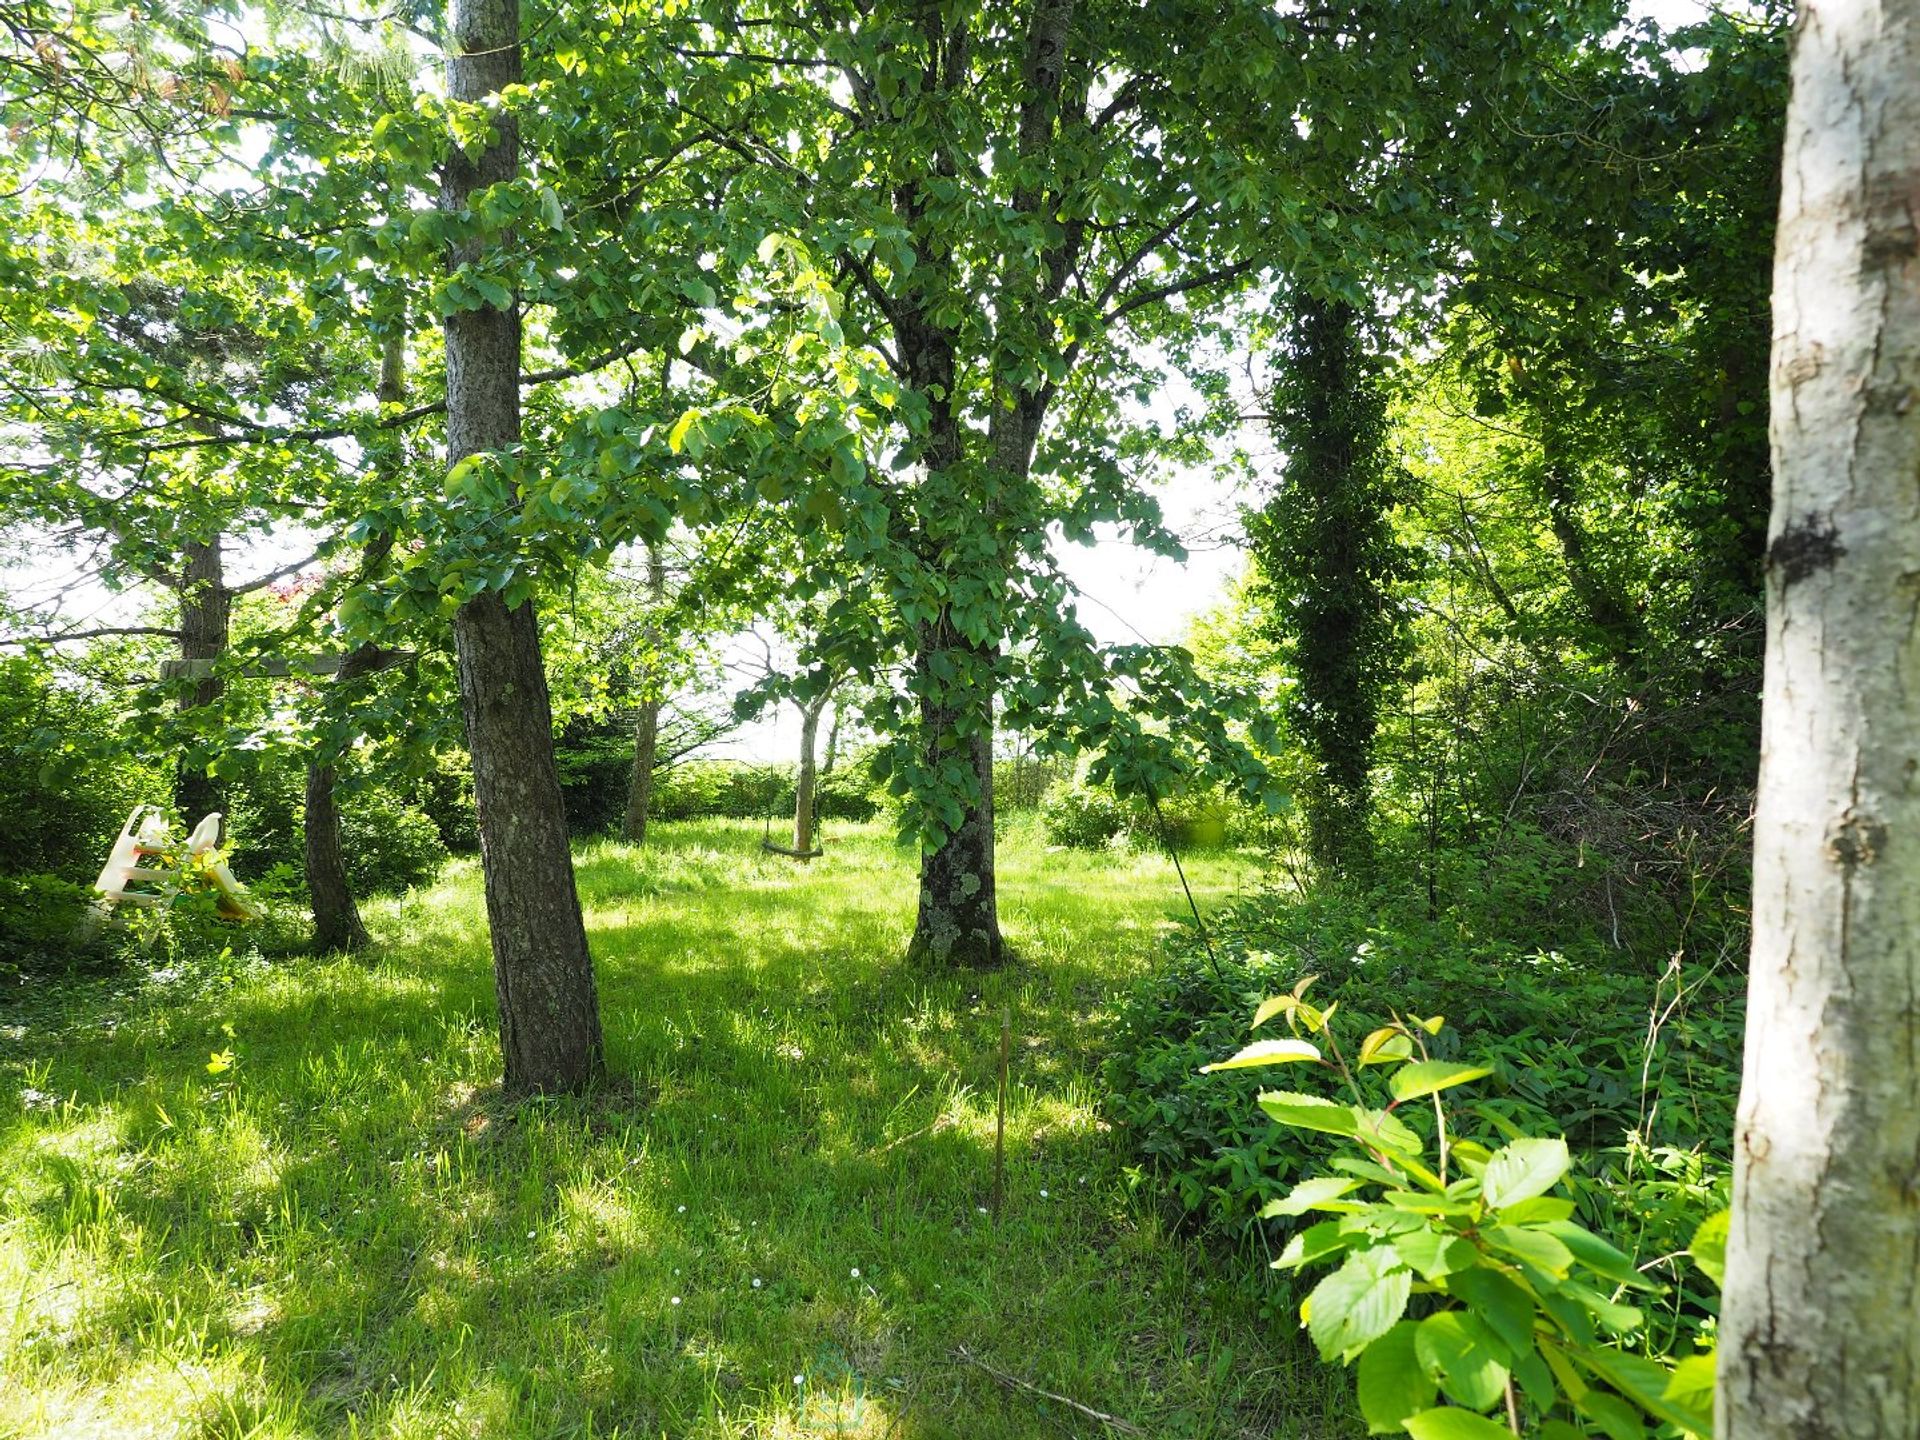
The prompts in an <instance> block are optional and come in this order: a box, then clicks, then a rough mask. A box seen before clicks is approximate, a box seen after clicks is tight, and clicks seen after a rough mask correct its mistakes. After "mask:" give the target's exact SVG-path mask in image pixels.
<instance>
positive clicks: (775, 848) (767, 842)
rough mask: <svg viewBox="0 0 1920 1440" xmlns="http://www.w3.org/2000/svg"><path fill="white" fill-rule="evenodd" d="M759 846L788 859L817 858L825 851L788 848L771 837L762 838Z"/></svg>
mask: <svg viewBox="0 0 1920 1440" xmlns="http://www.w3.org/2000/svg"><path fill="white" fill-rule="evenodd" d="M760 848H761V849H762V850H765V851H768V852H770V853H772V854H774V855H785V856H786V857H787V858H788V859H789V860H818V859H819V858H820V857H821V856H822V855H824V854H826V853H827V852H826V851H824V850H790V849H788V848H787V847H786V846H785V845H781V844H779V843H777V842H776V841H774V840H772V839H771V838H763V839H762V840H761V841H760Z"/></svg>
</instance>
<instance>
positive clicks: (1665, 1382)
mask: <svg viewBox="0 0 1920 1440" xmlns="http://www.w3.org/2000/svg"><path fill="white" fill-rule="evenodd" d="M1313 986H1314V977H1311V976H1308V977H1304V978H1302V979H1301V980H1299V981H1297V982H1296V983H1295V984H1294V986H1293V989H1292V990H1291V992H1289V993H1284V994H1280V995H1277V996H1273V997H1270V998H1268V999H1266V1000H1264V1001H1262V1002H1261V1004H1260V1005H1259V1006H1258V1008H1257V1009H1256V1010H1255V1011H1254V1015H1253V1027H1252V1028H1253V1029H1255V1030H1259V1029H1260V1027H1261V1026H1262V1025H1263V1024H1264V1023H1265V1022H1267V1021H1269V1020H1271V1019H1273V1018H1275V1017H1276V1016H1283V1015H1284V1016H1285V1018H1286V1020H1287V1023H1288V1027H1289V1029H1290V1030H1291V1032H1292V1033H1291V1035H1289V1036H1287V1037H1284V1038H1277V1037H1273V1036H1270V1037H1269V1038H1265V1039H1260V1040H1256V1041H1254V1042H1252V1043H1251V1044H1248V1045H1245V1046H1243V1047H1241V1048H1240V1050H1239V1051H1238V1052H1237V1053H1235V1054H1234V1055H1232V1056H1231V1057H1230V1058H1226V1059H1223V1060H1221V1061H1218V1062H1216V1063H1214V1064H1213V1065H1210V1066H1208V1067H1206V1068H1207V1069H1208V1070H1210V1071H1232V1072H1246V1071H1253V1070H1259V1071H1262V1072H1264V1073H1268V1074H1271V1073H1272V1072H1273V1070H1274V1069H1275V1068H1276V1067H1285V1073H1288V1074H1301V1073H1305V1074H1314V1073H1315V1072H1318V1074H1319V1077H1320V1078H1321V1080H1322V1081H1323V1082H1324V1084H1323V1088H1329V1089H1334V1090H1337V1091H1339V1092H1343V1093H1340V1094H1339V1095H1338V1098H1328V1097H1327V1096H1325V1095H1323V1094H1319V1093H1302V1092H1299V1091H1291V1090H1268V1091H1265V1092H1263V1093H1262V1094H1261V1095H1260V1097H1259V1104H1260V1108H1261V1109H1262V1110H1263V1111H1264V1112H1265V1113H1266V1114H1267V1116H1268V1117H1269V1118H1270V1119H1272V1120H1273V1121H1274V1122H1275V1123H1277V1124H1280V1125H1283V1126H1285V1127H1287V1129H1288V1130H1289V1131H1290V1132H1292V1133H1294V1134H1297V1135H1299V1136H1301V1137H1302V1138H1303V1139H1305V1140H1306V1143H1308V1144H1309V1145H1311V1146H1312V1147H1313V1148H1314V1149H1315V1150H1317V1151H1319V1152H1321V1157H1322V1160H1323V1163H1322V1164H1321V1165H1319V1166H1316V1167H1315V1168H1317V1169H1320V1170H1321V1171H1322V1172H1323V1173H1320V1174H1316V1175H1313V1176H1310V1177H1309V1178H1306V1179H1303V1180H1301V1181H1300V1182H1299V1183H1298V1184H1296V1185H1295V1186H1293V1187H1292V1189H1290V1190H1289V1191H1288V1193H1287V1194H1286V1195H1285V1196H1282V1197H1280V1198H1278V1199H1275V1200H1273V1201H1270V1202H1269V1203H1268V1204H1267V1205H1265V1206H1264V1207H1263V1208H1262V1210H1261V1212H1260V1213H1261V1215H1262V1216H1263V1217H1274V1218H1286V1219H1292V1220H1297V1221H1298V1222H1299V1228H1297V1229H1296V1230H1295V1232H1294V1234H1293V1235H1292V1237H1291V1238H1290V1239H1289V1240H1288V1242H1287V1247H1286V1249H1285V1250H1284V1251H1283V1252H1282V1254H1281V1256H1280V1259H1279V1260H1278V1261H1276V1262H1274V1263H1275V1265H1276V1266H1277V1267H1279V1268H1282V1269H1297V1268H1301V1267H1305V1266H1319V1265H1337V1267H1338V1268H1337V1269H1335V1270H1334V1272H1333V1273H1332V1274H1331V1275H1328V1276H1327V1277H1326V1278H1324V1279H1322V1280H1321V1281H1320V1282H1319V1284H1317V1285H1316V1286H1315V1287H1314V1289H1313V1292H1312V1293H1311V1294H1310V1295H1309V1296H1308V1297H1307V1299H1306V1301H1305V1303H1304V1304H1302V1306H1301V1307H1300V1314H1301V1319H1302V1321H1303V1322H1304V1323H1305V1324H1306V1326H1307V1328H1308V1330H1309V1331H1310V1332H1311V1334H1312V1337H1313V1340H1314V1343H1315V1345H1316V1346H1317V1347H1318V1349H1319V1351H1320V1356H1321V1358H1322V1359H1323V1360H1328V1361H1333V1360H1338V1361H1340V1362H1341V1363H1342V1364H1352V1363H1354V1362H1355V1361H1358V1368H1359V1392H1360V1393H1359V1400H1360V1408H1361V1411H1362V1413H1363V1414H1364V1415H1365V1417H1366V1420H1367V1426H1368V1429H1369V1431H1370V1432H1371V1433H1373V1434H1409V1435H1412V1436H1413V1437H1414V1440H1499V1437H1501V1436H1503V1435H1507V1434H1514V1435H1518V1434H1521V1433H1533V1434H1539V1435H1541V1436H1543V1437H1551V1440H1578V1437H1580V1436H1581V1435H1582V1434H1584V1433H1585V1430H1584V1426H1585V1425H1593V1426H1596V1427H1598V1428H1600V1429H1601V1430H1603V1431H1605V1433H1606V1434H1607V1435H1609V1436H1611V1437H1616V1440H1632V1437H1644V1436H1646V1435H1647V1434H1648V1429H1647V1425H1648V1422H1652V1423H1654V1424H1657V1425H1659V1426H1662V1427H1664V1431H1663V1433H1673V1432H1675V1431H1677V1432H1680V1433H1684V1434H1687V1435H1692V1436H1702V1437H1704V1436H1707V1435H1710V1434H1711V1432H1712V1429H1713V1419H1712V1393H1713V1360H1712V1355H1711V1352H1710V1351H1705V1352H1701V1351H1695V1352H1694V1353H1691V1354H1688V1355H1686V1356H1684V1357H1682V1358H1679V1361H1678V1364H1673V1363H1669V1361H1670V1356H1669V1353H1668V1352H1667V1351H1666V1350H1664V1349H1651V1350H1650V1349H1649V1347H1648V1343H1647V1342H1648V1336H1649V1329H1648V1326H1647V1319H1646V1312H1645V1310H1644V1309H1643V1308H1642V1307H1641V1306H1639V1305H1637V1304H1633V1303H1630V1302H1631V1301H1633V1300H1637V1299H1639V1298H1641V1297H1642V1296H1644V1295H1647V1294H1657V1293H1658V1292H1659V1290H1660V1286H1659V1284H1658V1282H1657V1281H1654V1280H1650V1279H1649V1278H1648V1276H1647V1274H1646V1273H1645V1272H1644V1270H1643V1268H1642V1267H1641V1266H1639V1265H1638V1264H1636V1262H1635V1257H1634V1256H1633V1255H1632V1254H1630V1253H1628V1252H1627V1251H1624V1250H1622V1249H1620V1248H1619V1247H1618V1246H1617V1245H1614V1244H1612V1243H1611V1242H1610V1240H1609V1239H1608V1238H1607V1237H1606V1234H1605V1232H1601V1233H1595V1232H1594V1231H1593V1230H1591V1229H1588V1228H1586V1227H1584V1226H1582V1225H1580V1224H1578V1223H1576V1222H1575V1221H1574V1218H1573V1217H1574V1214H1575V1208H1576V1207H1575V1205H1574V1202H1573V1201H1572V1200H1571V1199H1567V1198H1564V1197H1561V1196H1556V1195H1555V1194H1553V1192H1554V1190H1556V1189H1558V1188H1560V1187H1561V1186H1562V1184H1563V1183H1564V1182H1565V1181H1567V1179H1568V1176H1569V1172H1570V1171H1571V1170H1572V1168H1573V1157H1572V1154H1571V1152H1570V1151H1569V1150H1568V1147H1567V1142H1566V1141H1565V1140H1563V1139H1559V1138H1553V1137H1541V1136H1532V1135H1525V1134H1519V1133H1514V1131H1513V1127H1512V1126H1510V1125H1508V1124H1506V1123H1505V1122H1500V1123H1499V1124H1498V1125H1497V1127H1495V1128H1497V1129H1498V1130H1499V1131H1501V1132H1505V1134H1506V1135H1507V1136H1508V1137H1510V1138H1507V1139H1506V1141H1505V1143H1502V1136H1501V1135H1499V1134H1495V1133H1493V1132H1492V1131H1491V1130H1490V1129H1489V1127H1488V1124H1487V1122H1488V1121H1489V1120H1493V1119H1494V1118H1495V1117H1494V1116H1492V1115H1489V1114H1485V1113H1478V1112H1473V1111H1468V1110H1465V1109H1463V1108H1462V1107H1461V1106H1460V1105H1458V1104H1456V1103H1453V1092H1454V1090H1455V1088H1456V1087H1459V1086H1464V1085H1470V1084H1474V1083H1476V1082H1481V1081H1484V1080H1486V1079H1487V1078H1488V1077H1490V1076H1491V1075H1492V1073H1493V1071H1492V1067H1491V1066H1487V1065H1473V1064H1463V1063H1461V1062H1459V1061H1449V1060H1441V1059H1437V1058H1435V1057H1434V1055H1433V1053H1432V1047H1431V1046H1430V1044H1429V1041H1430V1040H1432V1039H1434V1038H1436V1037H1438V1036H1439V1035H1440V1034H1441V1032H1442V1030H1443V1028H1444V1024H1445V1022H1444V1020H1443V1019H1442V1017H1440V1016H1437V1015H1436V1016H1433V1017H1430V1018H1425V1019H1422V1018H1420V1017H1419V1015H1418V1012H1414V1013H1411V1014H1407V1015H1404V1016H1403V1015H1400V1014H1395V1016H1394V1018H1393V1019H1391V1020H1390V1021H1388V1022H1387V1023H1386V1024H1383V1025H1379V1026H1375V1027H1374V1028H1373V1029H1372V1030H1371V1031H1370V1032H1366V1031H1363V1030H1362V1029H1361V1028H1360V1027H1359V1026H1356V1025H1355V1024H1354V1023H1353V1019H1354V1017H1353V1014H1352V1012H1351V1011H1347V1012H1346V1013H1345V1014H1343V1015H1342V1016H1341V1022H1342V1023H1341V1024H1340V1025H1339V1026H1336V1025H1335V1024H1334V1023H1333V1022H1334V1013H1335V1009H1336V1008H1337V1007H1336V1006H1335V1005H1331V1004H1329V1005H1326V1006H1325V1008H1321V1005H1320V1004H1319V1003H1317V1002H1316V1000H1315V999H1313V998H1310V997H1309V995H1308V992H1309V990H1311V989H1312V988H1313ZM1342 1032H1345V1040H1344V1044H1343V1043H1342V1039H1341V1033H1342ZM1363 1035H1364V1038H1362V1037H1363ZM1369 1067H1380V1068H1381V1069H1383V1070H1386V1071H1388V1072H1390V1073H1389V1074H1388V1075H1387V1078H1386V1081H1385V1083H1384V1084H1382V1083H1380V1081H1379V1080H1377V1079H1374V1078H1373V1077H1372V1076H1371V1075H1370V1074H1369ZM1327 1136H1332V1137H1335V1138H1336V1140H1337V1142H1338V1143H1337V1144H1336V1145H1329V1144H1328V1143H1327V1142H1326V1141H1325V1139H1324V1137H1327ZM1494 1147H1498V1148H1494ZM1328 1149H1334V1150H1336V1151H1337V1152H1338V1153H1336V1154H1335V1155H1334V1156H1333V1157H1332V1159H1331V1162H1330V1163H1324V1156H1325V1152H1326V1151H1327V1150H1328ZM1316 1213H1321V1214H1327V1215H1330V1216H1332V1217H1334V1218H1331V1219H1326V1220H1321V1221H1319V1222H1318V1223H1308V1221H1307V1217H1309V1216H1311V1215H1313V1214H1316ZM1724 1222H1725V1214H1724V1212H1719V1213H1717V1214H1715V1215H1713V1216H1710V1217H1705V1218H1703V1219H1702V1221H1701V1223H1700V1224H1699V1225H1698V1226H1697V1227H1696V1228H1695V1231H1694V1234H1693V1236H1692V1238H1691V1240H1690V1242H1689V1245H1688V1249H1689V1251H1690V1252H1691V1253H1692V1255H1693V1256H1694V1257H1695V1258H1696V1259H1697V1261H1698V1262H1699V1266H1700V1269H1701V1271H1702V1272H1703V1273H1704V1274H1705V1275H1706V1277H1707V1278H1708V1280H1709V1281H1711V1282H1713V1283H1715V1284H1717V1282H1718V1280H1719V1277H1720V1273H1721V1264H1722V1259H1723V1256H1724V1251H1725V1242H1724V1236H1725V1230H1724ZM1416 1289H1417V1294H1416ZM1689 1348H1690V1349H1692V1347H1689ZM1442 1396H1444V1397H1445V1400H1446V1402H1447V1403H1446V1404H1444V1405H1443V1404H1442V1403H1441V1398H1442ZM1495 1410H1499V1411H1501V1412H1502V1418H1503V1419H1504V1420H1505V1421H1506V1425H1505V1426H1504V1427H1503V1426H1502V1425H1500V1424H1498V1423H1496V1422H1495V1421H1493V1420H1491V1419H1488V1418H1484V1417H1485V1416H1486V1415H1487V1413H1488V1412H1491V1411H1495ZM1476 1416H1477V1417H1482V1418H1476Z"/></svg>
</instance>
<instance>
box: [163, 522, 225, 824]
mask: <svg viewBox="0 0 1920 1440" xmlns="http://www.w3.org/2000/svg"><path fill="white" fill-rule="evenodd" d="M220 544H221V542H220V536H218V535H215V536H214V537H213V538H212V539H211V540H191V541H188V542H187V545H186V548H185V556H186V564H185V566H184V567H183V569H182V571H181V575H180V589H179V594H180V658H181V659H182V660H218V659H219V658H220V657H221V656H222V655H224V654H226V651H227V643H228V640H229V638H230V633H231V630H232V626H233V592H232V591H231V590H229V589H228V588H227V578H226V566H225V562H224V559H223V557H222V555H221V549H220ZM222 688H223V682H222V681H221V679H220V677H219V676H218V675H207V676H205V677H203V678H201V679H199V680H196V681H195V682H194V684H193V689H192V691H191V692H189V693H188V694H187V696H186V697H185V698H184V699H182V700H181V702H180V714H181V716H182V717H183V718H186V717H189V716H190V714H191V712H192V711H194V710H198V709H201V708H202V707H204V706H208V705H213V704H216V703H218V701H219V699H220V692H221V690H222ZM187 748H188V749H189V750H191V749H192V748H193V741H192V739H191V737H189V738H188V740H187ZM173 803H174V807H175V808H176V809H177V810H179V812H180V818H181V819H182V820H183V821H185V822H186V824H187V825H188V826H189V827H191V826H194V825H198V824H199V823H200V821H201V820H202V819H203V818H204V817H205V816H207V815H210V814H212V813H213V812H214V811H216V810H218V811H220V812H221V814H222V815H223V816H224V815H225V813H226V801H225V798H224V796H223V794H222V789H221V785H220V782H219V781H217V780H215V779H214V778H213V777H212V776H211V775H209V774H208V773H207V767H206V766H205V765H202V764H195V763H193V762H192V761H190V760H188V759H185V758H182V760H181V761H180V763H179V765H178V766H177V767H176V768H175V771H174V781H173ZM220 828H221V834H222V836H223V837H224V835H225V833H226V822H225V820H224V819H223V820H222V821H221V827H220Z"/></svg>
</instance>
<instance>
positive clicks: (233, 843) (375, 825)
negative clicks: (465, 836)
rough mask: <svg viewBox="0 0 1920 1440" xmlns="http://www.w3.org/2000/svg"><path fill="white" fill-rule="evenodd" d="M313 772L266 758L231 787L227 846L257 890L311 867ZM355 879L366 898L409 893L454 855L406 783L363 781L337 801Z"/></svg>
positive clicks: (347, 786)
mask: <svg viewBox="0 0 1920 1440" xmlns="http://www.w3.org/2000/svg"><path fill="white" fill-rule="evenodd" d="M306 783H307V777H306V771H305V770H304V769H303V768H302V767H301V766H300V765H299V764H298V763H294V762H290V761H289V760H288V758H287V757H285V756H275V757H266V756H262V757H259V758H258V759H256V760H254V761H253V763H250V764H248V765H247V766H246V767H244V769H243V770H242V771H241V773H240V775H239V776H238V777H237V778H236V779H234V780H233V781H231V782H230V783H229V788H228V792H227V803H228V805H229V806H230V807H231V808H230V813H229V814H228V816H227V846H228V849H229V850H230V851H231V852H232V860H231V862H230V863H231V864H232V866H233V871H234V874H235V875H237V876H238V877H239V878H240V879H242V880H245V881H247V882H249V883H253V882H255V881H258V880H260V879H261V878H263V877H265V876H267V875H269V874H271V873H273V872H275V871H276V870H284V871H286V872H287V873H289V874H292V875H295V876H299V875H302V874H304V871H305V865H306V830H305V825H306ZM336 798H337V803H338V805H339V808H340V842H341V848H342V849H343V850H344V851H345V852H346V861H347V878H348V879H349V880H350V881H351V882H352V884H353V887H354V889H355V890H356V891H357V892H358V893H361V894H371V893H373V892H374V891H378V890H404V889H406V888H407V887H408V886H409V885H418V884H420V883H421V882H423V881H425V880H429V879H431V878H432V877H433V875H434V874H435V873H437V872H438V870H439V868H440V866H441V865H442V864H443V863H445V861H446V859H447V854H448V847H447V844H446V842H445V841H444V840H443V839H442V838H441V832H440V827H439V826H438V825H436V824H435V823H434V821H433V819H432V818H431V817H430V816H429V815H428V814H427V813H426V812H425V811H424V810H423V809H421V808H420V806H419V805H418V804H416V803H415V802H414V801H413V800H412V798H411V797H410V796H409V794H408V793H407V791H406V789H405V788H403V785H402V784H401V783H395V782H383V781H381V780H379V779H376V778H374V777H359V783H358V784H353V783H348V782H343V783H342V784H341V785H340V787H339V791H338V794H337V797H336Z"/></svg>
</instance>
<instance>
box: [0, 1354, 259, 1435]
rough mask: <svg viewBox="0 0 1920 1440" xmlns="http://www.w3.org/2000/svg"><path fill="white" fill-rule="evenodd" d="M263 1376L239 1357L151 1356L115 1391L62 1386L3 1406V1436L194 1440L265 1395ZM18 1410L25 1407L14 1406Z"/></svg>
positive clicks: (0, 1418)
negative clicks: (186, 1357) (6, 1434)
mask: <svg viewBox="0 0 1920 1440" xmlns="http://www.w3.org/2000/svg"><path fill="white" fill-rule="evenodd" d="M262 1391H263V1387H262V1386H261V1384H260V1380H259V1377H258V1375H256V1374H255V1373H254V1372H253V1370H252V1368H251V1367H250V1366H249V1365H248V1364H247V1363H246V1362H245V1361H243V1360H242V1359H241V1358H240V1357H238V1356H219V1357H202V1358H199V1359H194V1360H183V1359H179V1358H177V1357H172V1356H151V1355H150V1356H149V1357H148V1358H147V1360H146V1362H145V1363H144V1364H142V1365H140V1366H139V1367H138V1368H137V1369H131V1370H125V1371H122V1372H121V1373H120V1374H119V1375H118V1376H116V1377H115V1379H114V1384H113V1387H112V1389H110V1390H101V1389H98V1388H86V1389H83V1388H81V1387H78V1386H67V1385H63V1386H57V1387H49V1388H47V1389H43V1390H41V1391H39V1392H38V1393H36V1394H32V1395H28V1394H25V1393H22V1392H20V1391H17V1390H16V1391H15V1393H14V1394H12V1395H11V1396H9V1397H7V1398H6V1400H4V1401H0V1432H4V1433H8V1434H16V1435H33V1436H38V1437H41V1440H176V1437H178V1440H187V1437H189V1436H201V1435H206V1434H210V1433H215V1432H217V1431H218V1430H219V1428H220V1425H221V1422H222V1420H223V1419H224V1418H227V1417H231V1416H232V1415H233V1414H235V1413H236V1412H239V1411H244V1410H247V1409H251V1408H254V1407H255V1406H257V1405H258V1404H259V1403H260V1401H261V1400H262V1398H263V1393H262ZM16 1406H18V1407H19V1408H15V1407H16Z"/></svg>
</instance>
